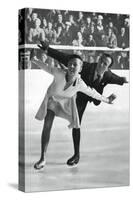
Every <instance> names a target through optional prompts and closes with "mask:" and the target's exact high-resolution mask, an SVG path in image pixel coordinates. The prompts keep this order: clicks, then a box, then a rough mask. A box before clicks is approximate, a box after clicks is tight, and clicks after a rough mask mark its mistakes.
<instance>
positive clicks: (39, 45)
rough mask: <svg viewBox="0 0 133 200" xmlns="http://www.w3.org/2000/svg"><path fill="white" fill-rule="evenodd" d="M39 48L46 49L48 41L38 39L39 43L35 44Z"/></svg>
mask: <svg viewBox="0 0 133 200" xmlns="http://www.w3.org/2000/svg"><path fill="white" fill-rule="evenodd" d="M37 46H38V47H39V48H40V49H42V50H44V51H47V49H48V47H49V43H48V42H43V41H40V44H38V45H37Z"/></svg>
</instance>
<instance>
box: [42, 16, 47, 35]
mask: <svg viewBox="0 0 133 200" xmlns="http://www.w3.org/2000/svg"><path fill="white" fill-rule="evenodd" d="M42 29H43V31H44V33H45V35H46V30H47V20H46V18H45V17H44V18H43V20H42Z"/></svg>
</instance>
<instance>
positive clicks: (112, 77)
mask: <svg viewBox="0 0 133 200" xmlns="http://www.w3.org/2000/svg"><path fill="white" fill-rule="evenodd" d="M104 78H105V82H107V84H117V85H123V84H124V83H128V81H127V79H126V77H121V76H118V75H116V74H114V73H112V72H111V71H108V72H107V73H105V77H104Z"/></svg>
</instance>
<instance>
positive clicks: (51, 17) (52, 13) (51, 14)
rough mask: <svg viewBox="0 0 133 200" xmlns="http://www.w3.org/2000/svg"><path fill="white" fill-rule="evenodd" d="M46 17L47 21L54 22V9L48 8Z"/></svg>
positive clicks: (55, 14) (55, 15) (55, 16)
mask: <svg viewBox="0 0 133 200" xmlns="http://www.w3.org/2000/svg"><path fill="white" fill-rule="evenodd" d="M47 19H48V21H49V22H52V23H53V24H54V23H55V22H56V20H57V13H56V10H50V11H49V12H48V15H47Z"/></svg>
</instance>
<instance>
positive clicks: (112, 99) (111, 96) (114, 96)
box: [108, 94, 116, 104]
mask: <svg viewBox="0 0 133 200" xmlns="http://www.w3.org/2000/svg"><path fill="white" fill-rule="evenodd" d="M115 99H116V95H115V94H111V95H110V96H109V97H108V100H109V104H113V101H114V100H115Z"/></svg>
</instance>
